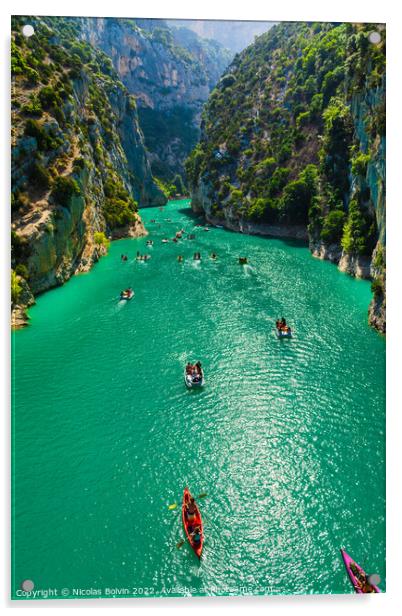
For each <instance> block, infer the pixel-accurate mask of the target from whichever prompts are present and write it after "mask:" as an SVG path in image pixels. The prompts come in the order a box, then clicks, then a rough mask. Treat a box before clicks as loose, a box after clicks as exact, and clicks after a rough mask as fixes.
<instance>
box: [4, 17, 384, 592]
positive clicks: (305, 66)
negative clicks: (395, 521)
mask: <svg viewBox="0 0 402 616" xmlns="http://www.w3.org/2000/svg"><path fill="white" fill-rule="evenodd" d="M11 212H12V255H11V262H12V273H11V276H12V278H11V283H12V320H13V332H12V342H13V371H12V377H13V404H12V469H13V472H12V478H13V481H12V490H13V498H12V504H13V511H12V589H11V595H12V597H13V598H14V599H23V600H24V599H43V598H49V599H52V598H66V599H69V598H70V599H71V598H79V597H84V598H92V597H109V598H110V597H114V596H116V597H143V596H146V597H167V596H189V595H193V596H198V595H250V594H255V595H262V594H268V595H269V594H301V593H308V594H311V593H330V594H337V593H369V592H370V593H374V594H375V593H376V592H384V591H385V436H384V429H385V377H384V361H385V336H384V334H385V262H386V259H385V26H384V25H381V24H364V23H297V22H293V23H276V24H273V23H266V22H230V21H228V22H218V21H204V22H202V21H201V22H200V21H166V20H155V19H152V20H151V19H120V18H119V19H111V18H107V19H103V18H81V17H74V18H62V17H15V18H13V20H12V203H11ZM313 257H316V258H313Z"/></svg>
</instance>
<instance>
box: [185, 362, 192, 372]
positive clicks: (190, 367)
mask: <svg viewBox="0 0 402 616" xmlns="http://www.w3.org/2000/svg"><path fill="white" fill-rule="evenodd" d="M192 372H193V366H192V365H191V364H190V362H188V363H187V366H186V374H192Z"/></svg>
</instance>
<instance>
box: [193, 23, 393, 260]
mask: <svg viewBox="0 0 402 616" xmlns="http://www.w3.org/2000/svg"><path fill="white" fill-rule="evenodd" d="M379 28H380V30H381V34H382V41H381V43H380V44H378V45H373V44H371V43H370V42H369V40H368V34H369V32H370V31H372V30H373V25H358V24H345V23H343V24H330V23H329V24H323V23H314V24H307V23H282V24H280V25H278V26H275V27H273V28H272V29H271V30H270V31H269V32H268V33H266V34H263V35H262V36H260V37H259V38H258V39H257V40H256V42H255V43H254V45H251V46H250V47H248V48H247V49H246V50H245V51H244V52H242V53H241V54H239V55H237V56H236V57H235V59H234V61H233V63H232V64H231V66H230V67H229V69H228V71H227V73H226V74H225V75H224V76H223V77H222V78H221V80H220V82H219V83H218V85H217V87H216V88H215V90H214V91H213V92H212V94H211V96H210V98H209V100H208V102H207V104H206V106H205V110H204V114H203V125H202V136H201V140H200V143H199V144H198V145H197V147H196V148H195V149H194V150H193V152H192V154H191V155H190V157H189V158H188V160H187V162H186V172H187V177H188V181H189V183H190V186H191V188H192V191H193V193H195V192H196V191H197V190H198V191H200V189H201V193H202V195H203V196H202V198H201V200H204V202H203V203H202V202H201V203H200V205H201V206H202V207H204V209H207V210H209V209H210V211H211V213H212V214H213V215H215V216H221V217H222V216H223V215H224V214H225V213H226V214H227V215H230V217H231V218H236V217H237V218H241V219H245V220H247V219H251V220H253V221H256V222H266V223H284V224H304V225H309V230H310V235H311V236H312V238H313V239H314V240H321V241H323V242H324V243H332V242H340V241H341V239H342V245H343V247H344V250H345V251H347V252H351V253H352V252H356V253H357V254H371V252H372V250H373V243H374V244H375V240H376V238H377V235H376V221H375V206H376V204H375V203H373V202H372V200H371V199H370V197H371V196H370V188H369V187H368V184H367V182H366V174H367V169H368V166H369V165H370V163H371V162H373V161H375V159H376V156H377V155H378V150H379V147H380V143H381V140H382V139H383V137H384V122H383V97H378V100H377V99H376V98H375V92H376V91H378V90H380V89H382V88H383V87H384V74H385V43H384V37H385V31H384V28H383V27H381V26H380V27H379ZM367 96H371V106H370V109H369V110H368V112H367V113H366V114H365V115H364V117H363V118H362V119H361V122H362V123H363V124H364V132H365V138H362V136H361V135H360V134H359V132H358V130H357V128H356V123H357V121H358V119H357V117H356V111H355V109H354V107H356V105H357V104H358V102H359V100H361V99H364V97H367ZM350 203H352V206H351V207H350V206H349V204H350ZM349 209H351V211H350V212H349Z"/></svg>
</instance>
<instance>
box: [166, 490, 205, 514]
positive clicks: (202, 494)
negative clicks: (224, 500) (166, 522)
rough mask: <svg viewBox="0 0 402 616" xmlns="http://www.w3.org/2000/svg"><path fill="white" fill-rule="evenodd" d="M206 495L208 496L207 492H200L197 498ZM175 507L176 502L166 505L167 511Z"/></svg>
mask: <svg viewBox="0 0 402 616" xmlns="http://www.w3.org/2000/svg"><path fill="white" fill-rule="evenodd" d="M206 496H208V492H202V493H201V494H199V495H198V496H197V498H205V497H206ZM176 508H177V503H172V504H171V505H168V509H169V511H173V509H176Z"/></svg>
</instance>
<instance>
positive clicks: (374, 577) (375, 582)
mask: <svg viewBox="0 0 402 616" xmlns="http://www.w3.org/2000/svg"><path fill="white" fill-rule="evenodd" d="M368 581H369V584H371V585H372V586H378V584H379V583H380V582H381V578H380V576H379V575H378V573H372V574H371V575H369V576H368Z"/></svg>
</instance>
